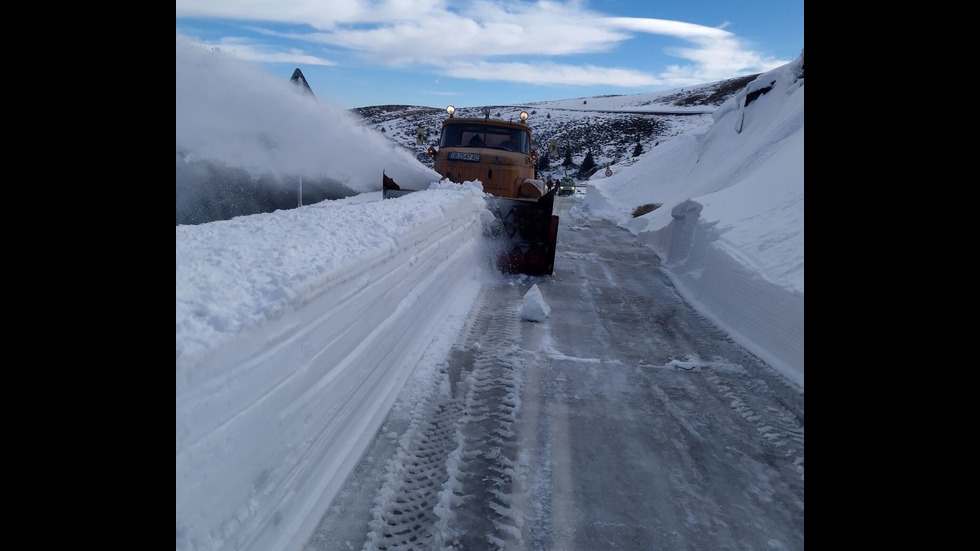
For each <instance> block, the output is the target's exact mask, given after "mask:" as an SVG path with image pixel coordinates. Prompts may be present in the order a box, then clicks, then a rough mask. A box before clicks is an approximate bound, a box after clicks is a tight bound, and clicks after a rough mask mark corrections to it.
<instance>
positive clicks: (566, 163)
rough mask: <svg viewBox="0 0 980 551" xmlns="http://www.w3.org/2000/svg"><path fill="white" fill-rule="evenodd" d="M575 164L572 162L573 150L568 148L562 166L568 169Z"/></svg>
mask: <svg viewBox="0 0 980 551" xmlns="http://www.w3.org/2000/svg"><path fill="white" fill-rule="evenodd" d="M574 164H575V163H574V162H572V148H571V147H566V148H565V159H564V160H562V162H561V166H563V167H565V168H568V167H570V166H572V165H574Z"/></svg>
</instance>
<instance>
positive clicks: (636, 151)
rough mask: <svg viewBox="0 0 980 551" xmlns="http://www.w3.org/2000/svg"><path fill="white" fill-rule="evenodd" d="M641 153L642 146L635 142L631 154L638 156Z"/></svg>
mask: <svg viewBox="0 0 980 551" xmlns="http://www.w3.org/2000/svg"><path fill="white" fill-rule="evenodd" d="M642 154H643V146H642V145H640V142H636V147H634V148H633V156H634V157H639V156H640V155H642Z"/></svg>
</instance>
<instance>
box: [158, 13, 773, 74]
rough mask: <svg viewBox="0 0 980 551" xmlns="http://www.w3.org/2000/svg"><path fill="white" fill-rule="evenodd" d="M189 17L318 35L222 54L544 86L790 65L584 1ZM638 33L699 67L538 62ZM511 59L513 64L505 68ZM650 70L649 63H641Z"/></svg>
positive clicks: (709, 32) (703, 33)
mask: <svg viewBox="0 0 980 551" xmlns="http://www.w3.org/2000/svg"><path fill="white" fill-rule="evenodd" d="M177 15H178V16H181V17H219V18H227V19H232V20H247V21H265V22H269V23H273V22H278V23H292V24H305V25H309V26H310V27H312V28H313V29H316V30H315V31H314V32H309V33H303V32H296V31H289V32H283V31H273V30H268V29H267V30H265V31H261V32H264V33H266V34H269V35H275V36H277V37H279V38H282V39H288V40H291V41H293V42H294V44H292V45H291V47H290V48H289V49H278V50H277V49H276V47H274V46H272V45H268V44H267V45H265V46H262V45H260V44H258V43H255V42H251V43H245V42H243V41H240V40H232V39H228V40H224V41H221V42H219V43H218V45H217V47H220V48H221V49H223V50H225V51H228V52H229V53H232V54H235V55H238V56H239V57H242V58H243V59H248V60H252V61H260V62H291V63H297V64H314V65H334V64H336V63H335V62H333V61H328V60H325V59H323V58H321V57H319V56H316V55H312V54H310V53H308V52H306V51H304V50H302V49H301V45H302V44H304V43H305V44H307V45H309V44H320V45H330V46H333V47H336V48H340V49H343V50H347V51H350V52H353V53H354V54H355V55H356V56H357V58H358V59H359V62H361V63H369V64H375V65H380V66H388V67H400V68H411V67H416V68H421V69H423V70H426V71H434V72H435V73H437V74H440V75H443V76H451V77H457V78H470V79H476V80H481V81H486V80H503V81H508V82H527V83H537V84H565V85H613V86H624V87H639V86H653V85H678V86H686V85H689V84H696V83H702V82H709V81H715V80H722V79H725V78H730V77H732V76H733V75H738V74H748V73H752V72H763V71H767V70H770V69H773V68H775V67H778V66H779V65H782V64H785V63H788V62H789V60H783V59H772V58H767V57H765V56H763V55H760V54H758V53H755V52H753V51H751V50H749V49H747V48H745V47H744V46H743V44H742V43H741V42H740V41H739V40H738V38H737V37H736V36H735V35H734V34H732V33H731V32H729V31H726V30H724V29H723V28H722V27H726V26H728V23H727V22H725V23H723V24H722V25H721V26H719V27H708V26H704V25H698V24H694V23H687V22H683V21H672V20H666V19H654V18H638V17H607V16H605V15H604V14H602V13H599V12H596V11H593V10H589V9H588V8H586V7H585V4H584V3H582V2H578V1H574V0H573V1H569V2H556V1H540V2H520V1H513V0H508V1H501V0H481V1H477V2H466V3H462V2H453V1H450V0H422V1H417V0H382V1H376V0H331V1H330V2H327V3H324V2H319V1H314V0H203V2H202V0H178V1H177ZM638 33H643V34H648V35H656V36H662V37H667V38H668V39H674V40H679V41H681V42H682V44H681V45H679V46H674V47H669V48H665V49H664V53H666V54H668V55H670V56H674V57H678V58H680V59H681V60H685V61H687V62H689V63H688V64H683V63H678V64H676V65H671V66H668V67H667V68H666V70H659V69H658V71H659V74H655V73H654V72H648V71H646V70H644V69H645V68H644V67H642V66H641V67H640V68H636V67H633V68H620V67H602V66H597V65H594V64H593V65H575V64H572V63H569V62H566V63H564V64H557V63H556V64H553V65H542V63H540V62H539V61H535V62H534V65H533V66H532V65H530V64H529V63H528V62H527V61H526V60H530V59H534V60H545V61H546V60H548V59H549V58H550V59H554V58H559V57H563V56H573V55H577V54H601V53H605V52H614V51H615V50H617V49H618V48H620V47H622V46H623V45H624V44H625V43H627V42H628V41H630V40H631V39H633V38H634V37H636V36H637V34H638ZM502 58H508V59H507V62H506V63H497V62H495V61H500V60H502ZM639 62H640V63H642V60H639Z"/></svg>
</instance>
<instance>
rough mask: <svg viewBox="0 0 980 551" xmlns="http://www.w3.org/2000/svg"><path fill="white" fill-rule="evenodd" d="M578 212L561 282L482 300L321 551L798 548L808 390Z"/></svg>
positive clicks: (370, 461)
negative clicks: (531, 317)
mask: <svg viewBox="0 0 980 551" xmlns="http://www.w3.org/2000/svg"><path fill="white" fill-rule="evenodd" d="M579 198H580V196H572V197H567V198H564V197H563V198H559V199H558V200H557V213H558V214H559V216H560V217H561V223H560V227H559V245H558V255H557V258H556V264H555V273H554V275H553V276H552V277H549V278H535V279H531V280H528V279H522V278H514V279H512V280H507V281H505V282H502V283H500V284H498V285H490V286H488V287H487V288H485V289H484V291H483V293H482V295H481V297H480V298H479V300H478V304H477V307H476V308H475V309H474V311H473V315H472V319H471V320H470V322H469V326H468V328H467V330H466V331H465V332H464V335H463V336H462V338H461V341H460V342H459V344H458V345H457V347H456V349H455V350H454V352H453V354H452V355H451V358H450V360H449V361H448V362H447V363H446V365H441V366H438V368H437V369H435V370H433V371H434V372H437V373H438V374H439V375H438V377H436V378H435V379H434V380H433V383H432V389H431V391H430V392H429V393H428V394H427V396H426V398H425V399H424V400H419V399H418V397H417V396H413V397H406V400H404V401H403V400H401V399H400V402H403V403H401V404H400V405H398V406H396V409H397V412H395V410H393V415H392V416H391V417H390V418H389V419H388V421H387V422H386V425H385V427H384V428H383V429H382V430H381V432H380V433H379V436H378V438H377V439H376V440H375V443H374V444H373V446H372V447H371V448H370V450H369V451H368V453H367V454H366V455H365V457H364V459H363V460H362V462H361V464H360V465H359V466H358V469H357V470H356V472H355V473H354V474H353V475H352V477H351V479H350V480H349V481H348V484H347V486H346V488H345V490H344V491H343V492H342V494H341V496H340V497H338V499H337V500H336V501H335V503H334V506H333V507H332V508H331V510H330V511H328V512H327V513H326V515H325V516H324V519H323V521H322V523H321V525H320V528H319V529H318V532H317V533H316V535H315V536H314V537H313V538H312V539H311V541H310V543H309V545H308V549H309V550H311V551H312V550H318V551H320V550H327V549H362V548H363V549H387V550H394V549H433V548H457V549H496V548H500V549H542V550H576V549H579V550H583V551H586V550H600V549H603V550H604V549H623V550H631V549H637V550H639V549H671V550H673V549H803V548H804V508H803V504H804V461H803V455H804V454H803V451H804V450H803V448H804V428H803V418H804V397H803V393H802V392H801V391H799V390H798V389H795V388H794V387H792V386H791V385H789V384H787V383H786V381H785V380H784V379H783V378H782V377H781V376H780V375H778V374H777V373H776V372H775V371H774V370H772V369H771V368H769V367H768V366H766V365H765V364H763V363H762V362H760V361H759V360H758V359H757V358H755V357H754V356H752V355H751V354H749V353H748V352H746V351H745V350H744V349H742V348H741V347H740V346H738V345H737V344H736V343H734V342H733V341H731V340H730V339H728V338H727V337H726V336H725V335H724V334H723V333H722V332H720V331H719V330H718V329H717V328H716V327H714V326H713V325H712V324H711V323H710V322H709V321H708V320H706V319H704V318H703V317H702V316H700V315H699V314H698V313H697V312H696V311H695V310H693V308H691V307H690V306H689V305H688V304H687V303H686V302H685V301H684V300H683V299H682V298H681V297H680V296H679V295H678V293H677V292H676V290H675V289H674V287H673V286H672V285H671V282H670V280H669V278H667V277H666V275H665V274H664V273H663V272H661V270H660V269H659V259H658V258H657V257H656V255H654V254H652V253H651V252H650V251H649V250H648V249H646V248H644V247H642V246H639V245H637V244H636V243H634V241H633V238H632V235H631V234H630V233H629V232H627V231H625V230H623V229H621V228H618V227H616V226H614V225H613V224H611V223H609V222H607V221H602V220H592V219H587V218H584V217H581V216H579V215H578V214H577V209H574V208H572V207H573V206H575V205H577V204H578V201H579ZM532 283H538V285H539V288H540V289H541V292H542V295H543V296H544V298H545V301H546V302H547V303H548V304H549V306H550V307H551V317H550V318H548V319H547V320H545V321H543V322H540V323H532V322H527V321H522V320H520V316H519V315H518V311H519V308H520V303H521V299H522V297H523V294H524V293H525V292H526V291H527V289H528V288H529V287H530V285H531V284H532ZM409 401H411V402H413V403H408V402H409Z"/></svg>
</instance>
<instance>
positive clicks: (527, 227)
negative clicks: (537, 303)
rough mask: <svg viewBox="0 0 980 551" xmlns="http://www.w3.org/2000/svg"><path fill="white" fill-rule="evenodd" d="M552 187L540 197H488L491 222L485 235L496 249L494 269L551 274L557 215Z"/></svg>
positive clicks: (516, 272) (556, 241)
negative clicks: (492, 219) (495, 267)
mask: <svg viewBox="0 0 980 551" xmlns="http://www.w3.org/2000/svg"><path fill="white" fill-rule="evenodd" d="M554 205H555V190H554V189H552V190H551V191H550V192H549V193H546V194H545V195H544V196H542V197H541V198H540V199H536V200H535V199H505V198H500V197H488V198H487V208H488V209H489V210H490V212H492V213H493V216H494V221H493V223H492V224H491V225H489V226H486V227H484V229H483V233H484V235H485V236H486V237H487V238H488V239H490V240H491V243H493V244H494V246H495V250H496V252H497V269H498V270H500V271H501V272H504V273H508V274H526V275H551V274H552V273H553V272H554V270H555V247H556V246H557V243H558V216H556V215H554V214H552V213H553V212H554Z"/></svg>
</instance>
